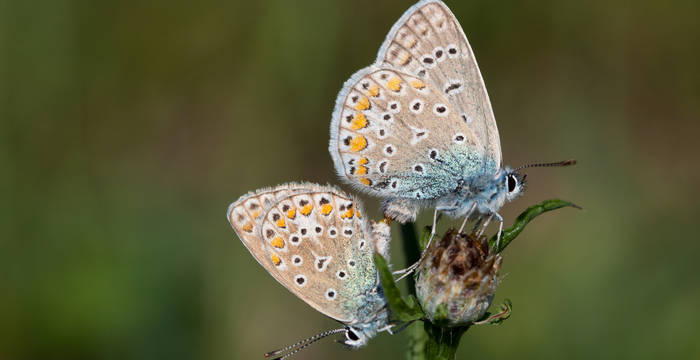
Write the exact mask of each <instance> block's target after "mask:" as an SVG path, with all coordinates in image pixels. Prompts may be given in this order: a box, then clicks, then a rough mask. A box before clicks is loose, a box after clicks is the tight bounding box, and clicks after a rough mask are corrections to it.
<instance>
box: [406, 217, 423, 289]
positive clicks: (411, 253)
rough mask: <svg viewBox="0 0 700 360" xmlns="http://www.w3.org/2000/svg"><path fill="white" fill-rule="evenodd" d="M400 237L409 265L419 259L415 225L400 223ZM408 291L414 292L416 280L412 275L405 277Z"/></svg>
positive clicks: (407, 264) (419, 252)
mask: <svg viewBox="0 0 700 360" xmlns="http://www.w3.org/2000/svg"><path fill="white" fill-rule="evenodd" d="M401 237H402V239H403V252H404V255H405V258H406V266H410V265H411V264H413V263H414V262H416V261H418V259H420V254H421V251H420V249H419V248H418V237H417V236H416V227H415V225H414V224H413V223H409V222H407V223H405V224H403V225H401ZM406 285H407V286H408V293H409V294H412V295H415V294H416V281H415V279H414V278H413V276H409V277H407V278H406Z"/></svg>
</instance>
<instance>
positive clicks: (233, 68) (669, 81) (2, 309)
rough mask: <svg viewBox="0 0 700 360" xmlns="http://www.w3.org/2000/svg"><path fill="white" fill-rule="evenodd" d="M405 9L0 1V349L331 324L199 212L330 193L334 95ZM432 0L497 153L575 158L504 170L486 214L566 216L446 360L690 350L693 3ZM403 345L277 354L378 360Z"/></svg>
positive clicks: (103, 352)
mask: <svg viewBox="0 0 700 360" xmlns="http://www.w3.org/2000/svg"><path fill="white" fill-rule="evenodd" d="M412 4H413V1H411V0H354V1H328V0H313V1H287V0H274V1H259V2H258V1H246V2H243V1H230V0H229V1H216V0H205V1H199V2H187V1H151V2H144V1H101V2H94V1H78V0H76V1H58V0H56V1H7V0H0V174H1V176H0V188H2V203H3V206H0V211H1V213H0V228H1V229H2V233H1V235H0V236H1V239H0V358H2V359H126V358H129V359H251V358H252V359H258V358H262V353H263V352H265V351H268V350H272V349H274V348H277V347H281V346H283V345H287V344H289V343H292V342H294V341H296V340H298V339H300V338H302V337H305V336H309V335H312V334H314V333H316V332H319V331H321V330H324V329H328V328H331V327H333V326H335V322H333V321H332V320H329V319H327V318H325V317H323V316H322V315H320V314H318V313H316V312H314V311H313V310H312V309H311V308H310V307H308V306H306V305H305V304H304V303H303V302H301V301H300V300H298V299H297V298H295V297H294V296H293V295H291V294H290V293H289V292H288V291H287V290H286V289H284V288H283V287H282V286H280V285H279V284H277V283H276V282H275V281H274V280H272V279H271V278H270V277H269V276H268V275H267V273H266V272H265V271H264V270H263V269H262V268H261V267H260V266H259V265H258V264H256V262H255V260H253V258H252V257H251V256H250V255H249V254H248V252H247V251H246V250H245V248H244V247H243V246H242V245H241V243H240V241H239V240H238V239H237V238H236V236H235V234H234V232H233V231H232V230H231V228H230V226H229V224H228V222H227V221H226V219H225V216H224V213H225V210H226V208H227V206H228V204H229V203H230V202H232V201H234V200H235V199H237V198H238V197H239V196H240V195H242V194H244V193H245V192H247V191H249V190H252V189H256V188H259V187H263V186H270V185H276V184H279V183H283V182H287V181H290V180H307V181H314V182H320V183H326V182H330V183H335V184H337V183H339V181H338V179H337V178H336V177H335V175H334V170H333V165H332V163H331V159H330V156H329V154H328V151H327V141H328V128H329V121H330V114H331V110H332V107H333V104H334V100H335V97H336V94H337V92H338V90H339V89H340V87H341V85H342V84H343V82H344V81H345V80H346V79H347V78H348V77H349V76H350V75H351V74H352V73H353V72H354V71H355V70H357V69H359V68H361V67H364V66H366V65H368V64H369V63H370V62H372V61H373V60H374V57H375V55H376V51H377V49H378V48H379V45H380V44H381V42H382V40H383V39H384V36H385V35H386V33H387V31H388V30H389V28H390V26H391V25H392V24H393V22H394V21H395V20H396V19H398V17H399V16H400V15H401V14H402V13H403V11H404V10H405V9H407V8H408V7H409V6H410V5H412ZM448 5H449V6H450V7H451V8H452V10H453V11H454V13H455V14H456V15H457V17H458V19H459V20H460V22H461V23H462V26H463V27H464V30H465V33H466V34H467V36H468V37H469V40H470V42H471V44H472V47H473V49H474V51H475V53H476V56H477V58H478V60H479V64H480V67H481V70H482V72H483V75H484V77H485V80H486V84H487V86H488V89H489V93H490V96H491V99H492V102H493V106H494V111H495V113H496V118H497V119H498V125H499V129H500V132H501V141H502V146H503V155H504V159H505V162H506V163H507V164H510V165H514V166H517V165H521V164H523V163H526V162H533V161H554V160H562V159H566V158H571V157H575V158H577V159H578V160H579V165H577V166H575V167H573V168H565V169H533V170H531V171H528V173H529V177H528V180H529V189H528V192H527V194H526V195H525V196H524V198H522V199H520V200H518V201H516V202H514V203H512V204H509V205H506V206H505V208H504V210H503V213H504V215H505V218H506V225H507V224H509V223H510V222H511V221H512V220H513V218H514V216H515V215H517V214H518V213H519V212H520V211H521V210H522V209H524V208H525V207H527V206H528V205H530V204H532V203H535V202H539V201H541V200H544V199H547V198H552V197H560V198H563V199H567V200H571V201H574V202H576V203H577V204H579V205H581V206H583V207H584V208H585V211H583V212H581V211H576V210H573V209H565V210H560V211H557V212H553V213H549V214H546V215H545V216H543V217H541V218H538V219H537V220H536V221H535V222H533V223H532V224H531V225H530V226H529V227H528V229H527V230H526V231H525V233H524V234H523V235H522V236H521V237H520V238H519V239H518V240H517V241H516V242H515V243H514V244H513V245H512V246H511V247H509V248H508V250H507V251H506V258H505V261H504V270H503V272H502V273H503V274H504V275H506V276H505V278H504V280H503V283H502V286H501V287H500V289H499V291H498V293H497V295H496V301H497V302H498V301H501V300H502V299H503V298H504V297H508V298H510V299H512V300H513V303H514V314H513V316H512V317H511V319H510V320H509V321H507V322H505V324H503V325H502V326H500V327H496V326H491V327H488V326H485V327H477V328H474V329H472V330H470V331H469V333H468V334H467V335H466V336H465V337H464V339H463V341H462V346H461V349H460V358H463V359H469V358H478V359H497V358H515V357H518V358H520V359H543V358H562V357H567V358H573V359H590V358H611V359H612V358H614V359H621V358H623V359H656V358H697V357H700V341H699V340H698V339H700V316H699V314H698V305H700V281H699V280H698V273H700V266H699V265H698V263H699V262H698V255H699V250H700V241H698V240H699V239H698V233H699V232H698V226H697V223H696V222H697V218H698V216H699V215H700V208H699V205H698V196H697V193H698V191H697V188H696V186H697V185H698V184H700V181H699V180H700V169H699V167H698V160H697V156H698V154H699V153H700V151H699V150H700V147H699V146H698V139H697V137H698V134H699V133H700V132H699V131H698V130H700V124H699V122H698V121H699V120H700V76H699V74H700V72H699V71H698V64H699V63H700V59H699V58H700V41H698V39H699V38H700V26H699V25H698V14H699V13H700V5H699V4H698V2H697V1H682V0H677V1H666V2H661V1H648V0H643V1H637V2H627V1H619V0H618V1H601V0H597V1H589V2H582V1H568V0H567V1H555V0H552V1H543V2H532V1H476V0H474V1H461V0H460V1H458V0H451V1H448ZM364 199H365V205H366V207H368V208H370V209H371V210H370V211H369V212H370V214H371V215H373V216H374V217H378V216H379V214H378V211H377V210H376V208H377V204H378V202H377V201H376V200H375V199H369V198H367V197H364ZM429 218H430V215H429V214H427V212H426V213H424V214H423V215H422V216H421V217H420V218H419V221H418V223H419V225H421V226H423V225H426V224H427V223H428V221H429ZM448 225H449V224H448V223H443V224H442V225H441V227H442V229H447V227H448ZM394 230H398V228H397V227H394ZM395 234H396V235H398V231H395ZM393 250H394V260H393V261H394V263H395V264H396V266H397V267H398V266H401V265H402V264H403V259H402V257H401V246H400V245H399V242H398V241H395V242H394V248H393ZM406 339H407V333H402V334H398V335H395V336H389V335H386V334H383V335H381V336H378V337H377V338H376V339H375V340H373V341H372V342H371V343H370V345H369V346H368V347H367V348H365V349H362V350H359V351H358V352H350V351H344V350H343V349H341V347H340V346H339V345H337V344H335V343H333V342H332V341H323V342H321V343H319V344H316V345H314V346H313V347H311V348H309V349H308V350H306V351H305V352H304V353H301V354H300V355H299V356H298V358H305V359H318V358H329V357H333V358H334V359H338V360H340V359H356V358H357V357H358V356H361V357H363V358H366V359H380V358H381V359H388V358H391V359H393V358H400V357H402V356H403V351H404V349H403V347H404V344H405V342H406Z"/></svg>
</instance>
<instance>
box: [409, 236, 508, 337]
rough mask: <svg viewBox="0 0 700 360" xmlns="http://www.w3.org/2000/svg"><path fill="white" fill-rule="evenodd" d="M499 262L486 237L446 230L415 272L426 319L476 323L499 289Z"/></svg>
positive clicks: (453, 323)
mask: <svg viewBox="0 0 700 360" xmlns="http://www.w3.org/2000/svg"><path fill="white" fill-rule="evenodd" d="M502 260H503V258H502V257H501V256H500V255H499V254H495V253H493V252H492V251H491V250H490V249H489V246H488V243H487V241H486V237H484V236H482V237H480V238H477V237H476V235H474V234H469V235H467V234H458V233H457V231H455V230H454V229H451V230H449V231H448V232H447V233H446V234H445V236H444V237H443V238H442V239H441V240H440V241H438V242H436V243H435V244H434V245H433V246H431V249H429V255H428V256H427V257H426V259H425V261H424V262H423V264H422V265H421V267H420V269H419V272H418V279H417V281H416V294H417V295H418V300H419V301H420V303H421V306H422V307H423V310H424V311H425V313H426V315H427V316H428V318H430V320H431V321H433V322H441V323H445V325H448V326H461V325H468V324H470V323H473V322H474V321H477V320H479V319H480V318H481V317H482V316H484V314H485V313H486V310H487V309H488V307H489V306H490V305H491V301H492V300H493V295H494V293H495V292H496V288H497V287H498V282H499V279H498V270H499V269H500V268H501V261H502Z"/></svg>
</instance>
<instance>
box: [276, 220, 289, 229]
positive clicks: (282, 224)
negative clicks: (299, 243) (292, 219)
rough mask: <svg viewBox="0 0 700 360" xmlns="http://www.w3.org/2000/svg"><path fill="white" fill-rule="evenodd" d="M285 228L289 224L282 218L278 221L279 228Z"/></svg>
mask: <svg viewBox="0 0 700 360" xmlns="http://www.w3.org/2000/svg"><path fill="white" fill-rule="evenodd" d="M285 226H287V224H285V222H284V218H280V219H279V220H277V227H281V228H283V227H285Z"/></svg>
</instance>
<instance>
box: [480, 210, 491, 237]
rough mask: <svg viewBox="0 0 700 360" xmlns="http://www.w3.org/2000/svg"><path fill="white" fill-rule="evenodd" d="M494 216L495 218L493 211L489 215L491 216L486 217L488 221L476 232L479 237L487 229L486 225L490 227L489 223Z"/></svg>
mask: <svg viewBox="0 0 700 360" xmlns="http://www.w3.org/2000/svg"><path fill="white" fill-rule="evenodd" d="M492 218H493V213H491V215H489V217H488V218H486V222H485V223H484V225H481V229H479V232H478V233H476V237H477V238H479V237H481V235H483V234H484V231H486V227H488V226H489V223H491V219H492Z"/></svg>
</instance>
